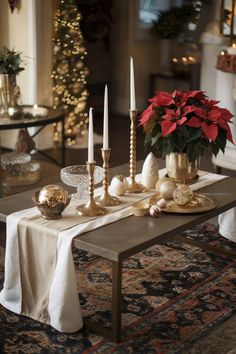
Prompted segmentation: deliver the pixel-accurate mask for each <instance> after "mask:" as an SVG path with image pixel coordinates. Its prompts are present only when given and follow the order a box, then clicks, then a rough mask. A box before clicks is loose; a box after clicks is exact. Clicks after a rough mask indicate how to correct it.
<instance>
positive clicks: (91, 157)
mask: <svg viewBox="0 0 236 354" xmlns="http://www.w3.org/2000/svg"><path fill="white" fill-rule="evenodd" d="M93 162H94V151H93V108H90V109H89V128H88V163H93Z"/></svg>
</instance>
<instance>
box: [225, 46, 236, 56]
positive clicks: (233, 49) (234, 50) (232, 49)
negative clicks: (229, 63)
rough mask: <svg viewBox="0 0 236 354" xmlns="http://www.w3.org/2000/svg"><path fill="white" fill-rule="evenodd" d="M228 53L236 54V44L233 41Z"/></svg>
mask: <svg viewBox="0 0 236 354" xmlns="http://www.w3.org/2000/svg"><path fill="white" fill-rule="evenodd" d="M227 53H228V54H231V55H236V44H235V43H233V44H232V47H228V48H227Z"/></svg>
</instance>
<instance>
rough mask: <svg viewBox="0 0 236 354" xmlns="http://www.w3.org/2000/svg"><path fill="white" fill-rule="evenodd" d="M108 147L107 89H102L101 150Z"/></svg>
mask: <svg viewBox="0 0 236 354" xmlns="http://www.w3.org/2000/svg"><path fill="white" fill-rule="evenodd" d="M107 149H109V144H108V89H107V85H106V86H105V91H104V111H103V150H107Z"/></svg>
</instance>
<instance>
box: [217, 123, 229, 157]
mask: <svg viewBox="0 0 236 354" xmlns="http://www.w3.org/2000/svg"><path fill="white" fill-rule="evenodd" d="M226 141H227V131H226V130H225V129H222V128H220V127H219V128H218V135H217V138H216V140H215V144H216V145H217V146H218V147H219V149H220V150H221V151H222V152H223V153H224V152H225V146H226Z"/></svg>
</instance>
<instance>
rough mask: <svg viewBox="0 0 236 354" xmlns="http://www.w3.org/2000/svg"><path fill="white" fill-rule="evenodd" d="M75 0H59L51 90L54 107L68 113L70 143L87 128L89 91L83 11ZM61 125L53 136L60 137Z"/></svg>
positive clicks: (66, 121) (67, 125) (67, 123)
mask: <svg viewBox="0 0 236 354" xmlns="http://www.w3.org/2000/svg"><path fill="white" fill-rule="evenodd" d="M76 3H77V1H76V0H66V1H65V0H59V4H58V9H57V11H56V16H55V19H54V29H55V36H54V38H53V40H52V41H53V65H52V74H51V78H52V91H53V108H57V107H62V108H63V109H64V110H65V113H66V119H65V123H66V124H65V128H66V129H65V135H66V142H67V144H68V145H72V144H74V143H75V142H76V138H77V137H78V136H80V135H84V134H85V133H86V132H87V124H88V114H87V113H86V112H85V108H86V102H87V98H88V91H87V89H86V84H87V81H86V77H87V75H88V74H89V71H88V68H87V67H86V66H85V64H84V58H85V56H86V55H87V51H86V48H85V47H84V44H83V36H82V33H81V31H80V21H81V15H80V13H79V12H78V8H77V5H76ZM60 139H61V134H60V131H59V127H58V126H57V125H55V127H54V140H55V141H60Z"/></svg>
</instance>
